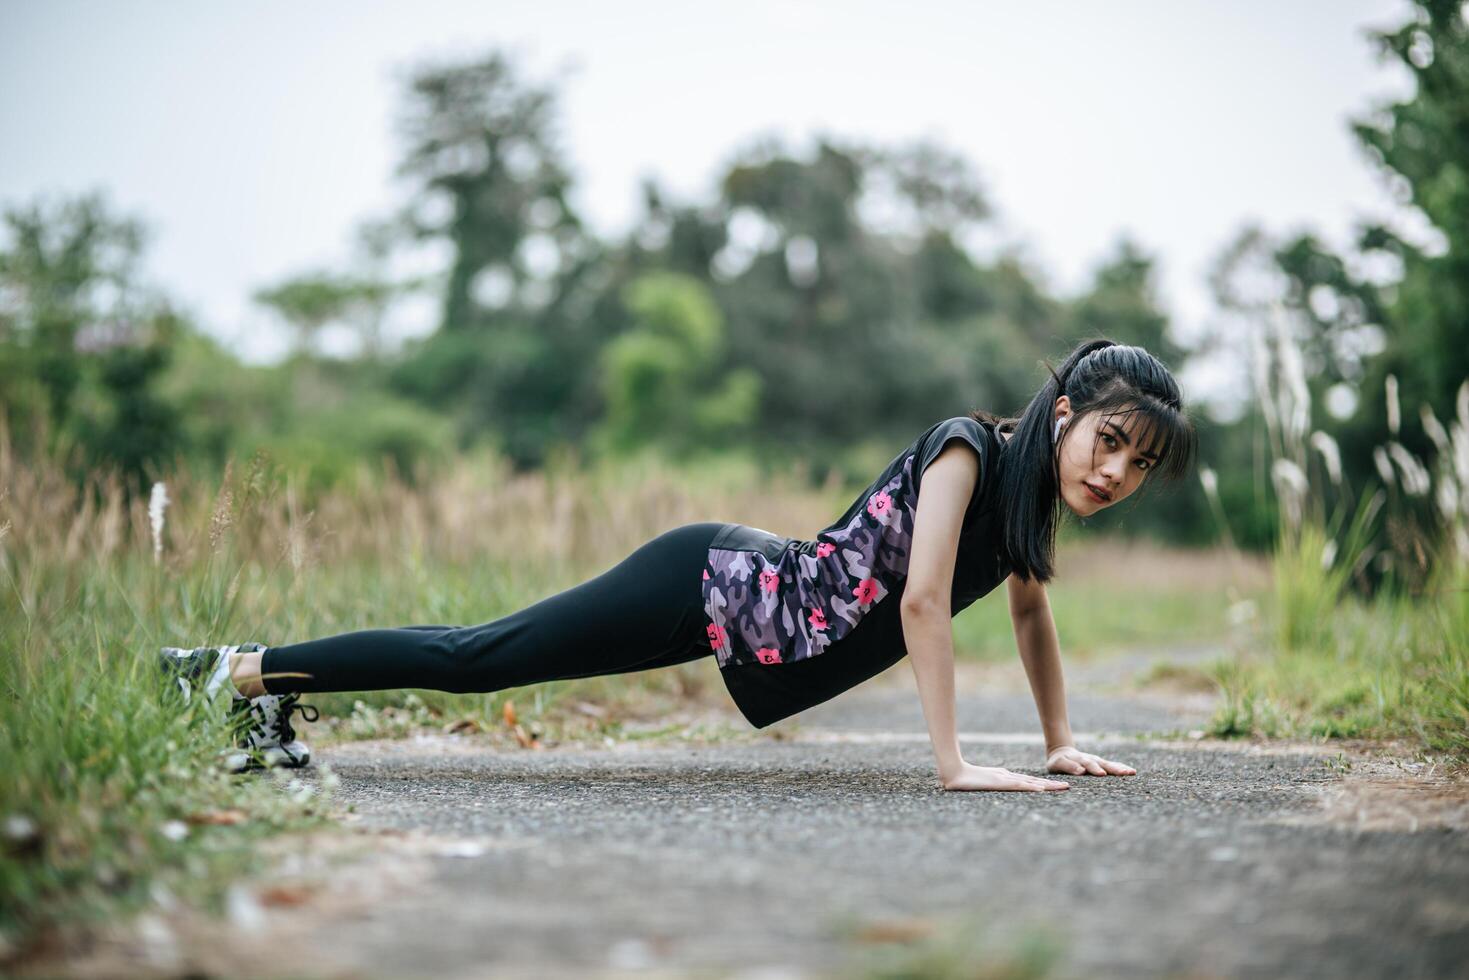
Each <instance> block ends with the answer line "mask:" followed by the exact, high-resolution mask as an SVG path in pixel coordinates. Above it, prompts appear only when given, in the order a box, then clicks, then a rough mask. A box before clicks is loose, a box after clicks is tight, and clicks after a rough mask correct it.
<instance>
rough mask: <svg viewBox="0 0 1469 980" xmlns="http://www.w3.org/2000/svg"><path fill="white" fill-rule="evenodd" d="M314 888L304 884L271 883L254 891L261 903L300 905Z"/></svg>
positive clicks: (308, 897)
mask: <svg viewBox="0 0 1469 980" xmlns="http://www.w3.org/2000/svg"><path fill="white" fill-rule="evenodd" d="M313 891H315V889H313V888H310V887H308V886H306V885H271V886H270V887H269V888H264V889H262V890H260V891H259V892H257V893H256V898H258V899H259V900H260V904H261V905H302V904H304V903H305V902H306V901H307V900H309V899H310V898H311V895H312V892H313Z"/></svg>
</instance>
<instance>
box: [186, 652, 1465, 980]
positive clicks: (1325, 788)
mask: <svg viewBox="0 0 1469 980" xmlns="http://www.w3.org/2000/svg"><path fill="white" fill-rule="evenodd" d="M1139 666H1141V665H1133V667H1139ZM1088 670H1091V671H1093V673H1092V674H1090V675H1089V674H1088ZM980 675H982V676H980ZM1068 677H1069V678H1072V679H1073V680H1072V690H1073V693H1072V695H1071V699H1070V702H1071V719H1072V726H1073V728H1074V729H1075V731H1077V732H1078V733H1079V734H1085V735H1086V737H1085V738H1084V739H1082V740H1081V741H1082V746H1083V748H1088V749H1091V750H1094V751H1097V752H1099V753H1100V754H1102V755H1104V756H1107V757H1109V758H1115V759H1120V760H1122V761H1125V762H1127V763H1129V764H1131V765H1133V766H1135V767H1136V768H1137V769H1138V772H1139V774H1138V775H1137V776H1135V777H1129V778H1117V777H1109V778H1105V779H1103V778H1095V777H1070V778H1069V781H1070V782H1071V783H1072V788H1071V789H1070V790H1068V791H1066V792H1063V793H1047V794H1020V793H1003V794H1002V793H946V792H943V791H942V790H940V789H939V788H938V786H937V782H936V778H935V775H934V772H933V763H932V756H931V753H930V750H929V747H928V744H927V740H926V737H925V736H924V734H923V733H924V727H923V722H922V714H921V712H920V710H919V707H918V703H917V695H916V692H915V690H914V688H913V682H912V674H911V670H910V669H909V668H908V667H907V666H906V664H900V665H899V668H898V669H894V670H892V671H890V672H888V673H887V674H885V675H884V676H883V677H881V678H878V679H877V680H875V681H872V682H869V684H867V685H864V686H863V687H861V688H858V689H856V690H854V691H851V692H848V693H847V694H846V695H843V696H842V697H840V698H838V699H837V700H835V701H833V702H829V703H828V704H827V705H823V706H821V707H818V708H816V709H813V710H812V711H809V712H807V713H805V714H804V715H802V716H799V718H798V719H796V720H793V721H792V722H786V723H782V724H781V725H780V726H776V728H775V729H768V730H766V731H767V732H771V731H775V732H777V734H778V735H779V736H781V737H775V738H772V737H768V736H767V734H766V733H760V735H759V736H758V737H757V736H754V735H752V736H751V737H750V738H748V739H743V740H741V739H731V740H727V741H720V742H710V743H701V744H693V743H687V744H685V743H679V742H676V741H675V742H671V743H670V742H666V741H665V742H661V743H656V744H655V743H638V742H632V743H622V744H618V745H616V746H613V747H608V746H601V747H591V748H576V749H570V748H560V749H551V750H549V751H544V752H526V751H522V752H516V753H506V752H504V751H499V752H492V751H489V750H487V749H485V748H483V747H482V743H477V742H476V740H475V739H474V738H472V737H470V738H460V737H453V736H434V737H431V738H421V739H412V740H406V741H399V742H370V743H355V744H344V745H339V746H335V747H329V748H327V749H325V750H324V751H322V752H321V753H320V756H319V757H320V759H321V761H323V762H326V763H328V764H329V766H330V769H331V770H332V771H333V772H334V773H335V775H336V777H337V778H338V779H339V780H340V784H339V785H338V786H337V788H336V790H335V800H336V804H337V806H338V807H339V808H341V809H343V810H345V809H346V808H348V807H350V808H351V810H352V812H351V813H350V814H349V815H347V816H346V817H345V819H346V820H347V821H348V822H349V824H350V826H352V827H353V828H354V829H355V830H357V831H359V833H357V834H353V835H349V836H351V837H352V838H353V839H355V840H357V841H358V842H364V843H365V844H366V846H367V848H368V853H367V854H366V855H359V857H358V858H357V859H356V860H354V861H352V862H349V863H347V864H343V865H341V867H340V869H339V870H335V871H328V870H327V868H326V866H325V865H324V864H320V863H319V862H321V861H324V860H325V858H324V857H323V855H324V854H325V853H326V850H325V849H324V850H322V851H320V852H317V853H316V854H315V855H314V857H313V858H312V859H302V858H301V856H300V855H299V854H297V855H295V856H294V857H293V858H292V859H291V860H292V861H294V862H295V864H294V865H292V866H291V867H290V868H288V869H287V872H284V873H283V875H282V877H281V878H280V879H279V880H280V881H281V882H286V883H285V884H283V885H279V886H278V887H279V888H285V889H286V891H285V892H284V894H285V895H286V896H287V898H286V899H285V900H280V895H281V894H282V893H281V892H280V891H279V890H278V891H277V892H275V893H269V892H261V891H260V890H258V889H257V890H256V891H255V892H253V893H252V894H254V895H256V896H260V895H264V896H265V898H263V899H260V900H259V901H254V902H253V904H252V900H251V899H249V898H244V899H242V900H241V903H240V905H239V907H238V908H237V909H235V913H236V918H237V921H239V922H241V923H243V924H246V925H249V926H250V927H251V929H252V931H253V930H259V932H257V935H263V936H269V937H270V940H269V943H268V944H267V945H266V946H265V947H262V946H261V945H257V946H256V947H254V949H255V950H256V951H257V952H256V955H255V957H254V958H253V959H252V960H251V962H253V963H254V964H255V966H254V967H252V970H249V971H247V970H243V969H242V968H241V962H242V961H241V960H238V959H236V960H234V961H233V963H234V967H233V968H232V971H231V972H234V973H238V974H239V975H244V974H245V973H246V972H252V971H253V970H254V969H256V968H258V972H260V973H262V974H268V973H273V972H277V971H279V972H280V973H282V974H288V975H294V976H364V977H403V976H414V977H488V976H568V977H571V976H576V977H581V976H624V975H625V976H633V975H637V976H648V975H654V976H660V975H666V976H720V977H724V976H730V977H764V978H772V977H803V976H813V977H815V976H823V977H824V976H831V977H847V976H863V975H868V976H879V975H888V976H897V975H907V976H955V977H958V976H963V977H988V976H993V977H1011V976H1014V977H1019V976H1057V977H1096V976H1109V977H1217V976H1291V977H1330V978H1341V977H1394V978H1397V977H1430V976H1445V977H1446V976H1463V975H1465V974H1464V971H1465V970H1466V969H1469V967H1466V962H1469V959H1466V957H1469V837H1466V834H1465V832H1464V829H1465V826H1466V824H1469V807H1466V805H1465V802H1464V801H1465V794H1464V792H1463V787H1462V786H1458V787H1455V786H1449V785H1445V784H1443V783H1442V782H1439V781H1435V780H1433V779H1431V778H1428V777H1429V776H1431V773H1428V772H1427V771H1426V770H1425V769H1424V767H1422V766H1414V765H1412V764H1409V765H1407V766H1406V767H1405V766H1404V765H1402V764H1397V763H1393V762H1391V761H1383V760H1381V759H1378V760H1371V759H1367V758H1365V757H1356V758H1355V759H1353V758H1352V757H1350V756H1344V755H1343V754H1342V749H1341V747H1340V746H1337V745H1333V746H1330V747H1327V748H1321V747H1312V746H1308V745H1302V746H1294V747H1291V746H1283V747H1282V746H1274V747H1260V746H1253V747H1252V746H1249V745H1245V744H1240V743H1214V742H1211V741H1208V740H1203V741H1198V740H1194V739H1190V738H1189V737H1188V735H1187V733H1188V731H1189V730H1190V729H1192V728H1196V727H1197V726H1199V725H1201V724H1202V723H1203V722H1205V721H1206V720H1207V717H1208V714H1209V710H1208V709H1209V703H1208V700H1209V699H1208V698H1195V699H1194V700H1193V701H1188V700H1184V699H1180V698H1177V697H1174V698H1168V699H1161V698H1157V697H1151V698H1148V697H1142V696H1139V695H1136V694H1129V693H1126V685H1125V683H1123V681H1124V680H1125V678H1123V677H1122V676H1121V675H1120V674H1119V673H1118V671H1117V668H1116V667H1115V665H1113V666H1107V665H1101V666H1097V667H1092V668H1088V667H1085V666H1084V667H1082V668H1081V669H1078V670H1074V671H1072V672H1071V673H1069V674H1068ZM1017 678H1018V675H1017V674H1016V672H1015V671H1014V670H1013V669H1009V668H993V669H987V670H983V671H977V672H976V671H970V672H967V673H966V675H965V679H964V683H963V693H961V697H960V712H959V717H960V729H961V731H963V732H965V733H966V735H965V737H964V739H963V742H964V750H965V754H966V757H967V758H968V759H969V760H970V761H972V762H975V763H978V764H997V765H1003V766H1007V767H1010V768H1014V769H1017V770H1020V771H1024V772H1029V773H1033V774H1037V775H1040V774H1042V761H1043V760H1042V752H1041V746H1040V741H1039V737H1038V726H1037V722H1036V719H1035V712H1034V708H1033V706H1032V704H1031V702H1030V698H1029V694H1028V692H1027V691H1026V690H1025V688H1024V686H1023V679H1017ZM1077 678H1081V679H1088V678H1089V680H1090V681H1091V682H1092V683H1091V684H1090V685H1089V686H1087V687H1086V688H1085V690H1092V689H1094V688H1097V687H1101V688H1103V689H1105V687H1106V684H1105V681H1106V680H1107V679H1109V678H1110V679H1114V680H1116V681H1117V682H1118V683H1117V684H1116V685H1114V689H1113V690H1112V691H1111V692H1110V693H1093V694H1083V693H1075V692H1077V691H1078V690H1081V689H1082V688H1081V687H1080V686H1079V685H1078V684H1077V683H1076V682H1075V679H1077ZM735 721H736V724H737V725H743V723H742V722H739V721H738V719H736V720H735ZM745 730H746V731H748V728H747V727H746V729H745ZM1155 731H1164V732H1172V733H1174V735H1173V737H1172V738H1169V739H1166V740H1162V739H1145V738H1139V737H1138V733H1146V732H1155ZM1348 765H1350V768H1347V766H1348ZM315 778H320V775H319V773H318V775H317V776H316V777H315ZM338 836H339V837H340V836H341V835H338ZM303 860H305V863H304V864H303ZM311 860H315V861H317V862H318V864H316V865H312V864H311ZM292 871H293V872H294V873H296V874H297V876H298V878H299V880H300V881H307V882H309V881H315V882H316V884H314V885H303V886H301V887H302V888H303V889H304V891H303V894H302V895H301V897H300V898H299V901H298V900H297V899H291V898H290V897H289V896H290V895H291V892H290V888H291V887H294V886H292V885H291V884H290V883H289V882H290V881H294V880H298V879H297V878H291V877H290V874H289V872H292ZM271 894H274V895H275V896H276V897H275V899H272V898H271V897H270V896H271ZM263 948H268V951H269V957H268V961H267V957H265V956H263V955H260V954H261V951H262V950H263ZM191 955H192V954H191ZM191 962H192V960H191ZM884 971H886V972H884ZM902 971H907V972H906V973H903V972H902Z"/></svg>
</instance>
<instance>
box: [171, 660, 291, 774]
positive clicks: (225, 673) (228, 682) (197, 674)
mask: <svg viewBox="0 0 1469 980" xmlns="http://www.w3.org/2000/svg"><path fill="white" fill-rule="evenodd" d="M264 650H265V647H264V646H263V645H262V644H259V643H242V644H239V645H233V646H222V647H196V648H194V649H191V650H186V649H181V648H179V647H164V648H163V649H162V650H161V651H160V653H159V662H160V667H161V668H162V670H163V673H164V675H165V677H167V678H168V680H169V689H170V693H171V692H172V690H173V689H177V690H178V692H179V693H180V694H181V695H182V699H183V702H184V703H185V704H188V703H189V702H190V701H191V700H192V699H193V694H194V692H195V691H202V692H203V694H204V697H205V698H206V700H209V701H213V699H215V698H216V697H217V696H220V695H221V693H222V692H224V691H228V692H229V727H230V730H231V731H232V732H233V733H234V736H235V747H234V748H233V749H231V750H229V751H228V752H227V753H225V755H224V760H223V764H224V766H225V768H226V769H228V770H229V771H230V772H244V771H245V770H248V769H263V768H266V767H274V766H284V767H288V768H293V769H294V768H299V767H301V766H304V765H307V764H308V763H309V762H310V761H311V749H310V748H308V747H307V745H306V743H305V742H303V741H301V740H300V739H299V738H297V737H296V731H295V729H294V728H293V727H292V725H291V712H292V711H300V712H301V717H303V718H305V719H306V720H307V721H315V720H316V719H317V718H318V717H319V715H318V713H317V710H316V708H315V707H314V706H313V705H309V704H299V703H298V702H299V700H300V695H299V694H284V695H275V694H262V695H260V696H259V697H253V698H247V697H245V696H244V695H243V694H241V693H240V692H239V690H238V689H237V688H236V687H235V683H234V681H233V680H232V679H231V676H230V674H231V667H232V666H233V664H232V658H234V657H235V656H236V655H241V654H251V653H255V654H258V653H261V652H263V651H264ZM307 712H310V714H307Z"/></svg>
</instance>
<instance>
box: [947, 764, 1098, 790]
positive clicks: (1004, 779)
mask: <svg viewBox="0 0 1469 980" xmlns="http://www.w3.org/2000/svg"><path fill="white" fill-rule="evenodd" d="M940 781H941V782H942V784H943V787H944V789H950V790H965V789H968V790H998V791H1001V792H1013V793H1044V792H1047V791H1049V790H1060V789H1070V788H1071V784H1070V783H1063V782H1061V781H1060V780H1059V779H1041V778H1040V777H1038V776H1027V775H1025V774H1024V773H1020V772H1011V771H1010V770H1008V769H1000V768H998V767H996V766H971V765H970V764H969V763H967V762H962V763H960V768H959V770H958V771H957V772H954V773H953V774H951V775H947V776H943V777H942V778H941V780H940Z"/></svg>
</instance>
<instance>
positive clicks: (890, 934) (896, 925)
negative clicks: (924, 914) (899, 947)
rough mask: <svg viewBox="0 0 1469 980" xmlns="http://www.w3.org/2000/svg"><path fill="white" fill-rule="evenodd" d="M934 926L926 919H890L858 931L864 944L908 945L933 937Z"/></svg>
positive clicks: (858, 937)
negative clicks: (908, 943)
mask: <svg viewBox="0 0 1469 980" xmlns="http://www.w3.org/2000/svg"><path fill="white" fill-rule="evenodd" d="M933 931H934V925H933V923H932V922H929V921H928V920H926V919H889V920H887V921H886V922H869V923H868V924H867V925H865V926H863V927H862V928H861V929H859V930H858V931H857V940H858V941H859V942H864V943H907V942H912V941H914V940H915V939H924V938H926V937H928V936H931V935H933Z"/></svg>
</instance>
